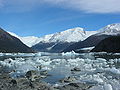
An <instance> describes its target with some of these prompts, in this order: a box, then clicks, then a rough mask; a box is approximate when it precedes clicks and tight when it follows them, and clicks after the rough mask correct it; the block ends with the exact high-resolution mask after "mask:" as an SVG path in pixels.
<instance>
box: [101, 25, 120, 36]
mask: <svg viewBox="0 0 120 90" xmlns="http://www.w3.org/2000/svg"><path fill="white" fill-rule="evenodd" d="M99 33H101V34H107V35H117V34H120V23H115V24H110V25H107V26H105V27H103V28H102V29H100V30H99Z"/></svg>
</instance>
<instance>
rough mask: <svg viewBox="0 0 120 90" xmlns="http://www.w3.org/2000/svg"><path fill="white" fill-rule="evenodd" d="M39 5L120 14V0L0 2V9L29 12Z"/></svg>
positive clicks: (23, 0) (0, 0)
mask: <svg viewBox="0 0 120 90" xmlns="http://www.w3.org/2000/svg"><path fill="white" fill-rule="evenodd" d="M41 4H44V6H45V7H46V6H47V5H48V4H49V5H53V6H55V7H60V8H68V9H73V10H79V11H83V12H87V13H120V0H0V7H1V6H2V9H5V10H8V11H10V10H11V11H14V10H17V11H30V10H33V9H34V8H36V7H39V6H41Z"/></svg>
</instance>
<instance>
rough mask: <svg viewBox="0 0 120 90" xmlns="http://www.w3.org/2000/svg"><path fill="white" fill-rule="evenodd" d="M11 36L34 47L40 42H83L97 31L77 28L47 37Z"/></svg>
mask: <svg viewBox="0 0 120 90" xmlns="http://www.w3.org/2000/svg"><path fill="white" fill-rule="evenodd" d="M8 33H10V34H11V35H13V36H15V37H17V38H19V39H20V40H21V41H22V42H23V43H24V44H26V45H27V46H29V47H32V46H34V45H36V44H38V43H39V42H42V43H50V42H51V43H55V42H68V43H70V42H78V41H83V40H85V39H86V38H87V37H89V36H90V35H92V34H95V33H96V31H84V29H83V28H80V27H77V28H73V29H68V30H65V31H62V32H57V33H54V34H49V35H45V36H43V37H39V38H38V37H35V36H27V37H20V36H18V35H16V34H14V33H11V32H8Z"/></svg>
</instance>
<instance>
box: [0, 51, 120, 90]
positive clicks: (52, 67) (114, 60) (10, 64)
mask: <svg viewBox="0 0 120 90" xmlns="http://www.w3.org/2000/svg"><path fill="white" fill-rule="evenodd" d="M0 60H1V61H0V66H2V67H4V68H5V70H6V71H12V70H15V72H11V73H10V75H11V77H13V78H18V77H21V76H24V75H25V73H26V72H27V71H29V70H37V71H41V70H46V71H47V72H48V76H47V77H46V78H44V79H42V80H43V81H45V82H47V83H50V84H52V85H56V84H57V85H62V84H64V83H61V82H60V80H62V79H64V78H67V77H69V76H72V77H75V78H76V80H75V81H74V82H84V83H87V84H93V85H95V86H96V87H95V88H102V87H103V86H104V85H105V84H110V85H111V86H112V87H113V90H119V88H120V53H115V54H113V53H105V52H102V53H79V54H77V53H72V52H70V53H45V52H40V53H35V54H34V53H31V54H24V53H18V54H16V53H14V54H11V53H8V54H3V53H1V54H0ZM75 67H77V68H79V69H80V71H72V69H74V68H75ZM91 90H95V89H91Z"/></svg>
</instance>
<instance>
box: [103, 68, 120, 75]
mask: <svg viewBox="0 0 120 90" xmlns="http://www.w3.org/2000/svg"><path fill="white" fill-rule="evenodd" d="M105 71H106V72H111V73H112V74H119V75H120V71H119V70H118V69H116V68H115V67H113V68H107V69H105Z"/></svg>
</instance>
